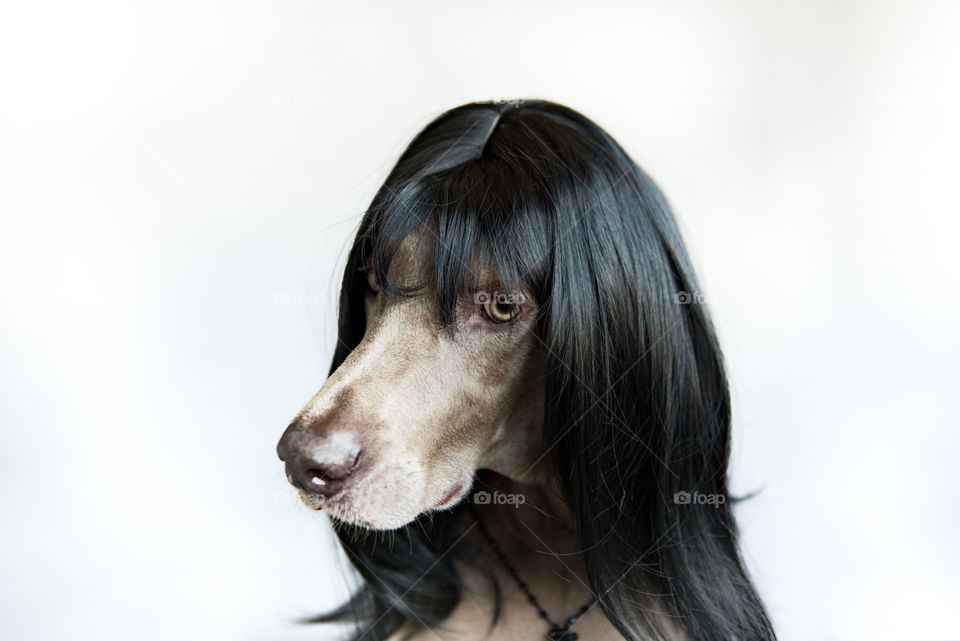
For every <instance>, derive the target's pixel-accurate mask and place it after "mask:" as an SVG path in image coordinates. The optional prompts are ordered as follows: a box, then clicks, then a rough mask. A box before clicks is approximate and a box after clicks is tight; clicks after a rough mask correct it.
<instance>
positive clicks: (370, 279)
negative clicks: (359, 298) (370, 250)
mask: <svg viewBox="0 0 960 641" xmlns="http://www.w3.org/2000/svg"><path fill="white" fill-rule="evenodd" d="M367 287H369V288H370V291H372V292H379V291H380V285H378V284H377V275H376V274H374V273H373V270H370V271H368V272H367Z"/></svg>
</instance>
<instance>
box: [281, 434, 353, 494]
mask: <svg viewBox="0 0 960 641" xmlns="http://www.w3.org/2000/svg"><path fill="white" fill-rule="evenodd" d="M361 453H362V452H361V450H360V447H359V445H357V442H356V439H355V438H354V437H353V436H352V435H351V434H349V433H343V432H337V433H334V434H330V435H318V434H314V433H311V432H308V431H303V430H298V429H293V428H292V427H291V428H287V431H286V432H284V434H283V437H282V438H281V439H280V442H279V443H278V444H277V455H278V456H279V457H280V460H281V461H283V462H284V463H286V470H287V479H288V480H289V481H290V483H292V484H293V485H295V486H296V487H299V488H300V489H301V490H303V491H305V492H310V493H311V494H319V495H321V496H325V497H331V496H333V495H335V494H338V493H339V492H340V491H341V490H342V489H343V487H344V485H346V483H347V481H348V480H349V479H350V478H351V477H352V476H353V475H354V474H356V472H357V470H358V469H359V468H360V457H361Z"/></svg>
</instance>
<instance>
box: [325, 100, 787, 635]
mask: <svg viewBox="0 0 960 641" xmlns="http://www.w3.org/2000/svg"><path fill="white" fill-rule="evenodd" d="M415 231H416V232H417V233H418V237H419V238H421V239H427V241H428V242H426V243H421V246H420V251H422V252H424V256H425V258H426V260H430V261H432V263H433V265H434V266H435V269H433V276H432V280H433V282H432V285H433V287H432V288H431V290H432V291H433V292H435V298H436V313H437V317H438V318H439V319H440V320H441V322H443V323H450V322H451V319H452V318H453V315H454V310H455V305H456V301H457V299H458V296H461V295H463V293H464V292H465V291H469V289H470V283H468V282H467V278H468V273H469V270H468V269H467V264H468V262H469V261H471V260H475V259H476V257H477V256H481V257H485V258H486V259H488V260H491V261H492V264H493V265H494V267H495V271H496V273H497V275H498V277H499V280H500V281H501V282H503V283H505V284H507V285H508V287H507V288H508V289H510V288H511V286H512V287H513V288H516V289H518V290H519V291H524V292H529V294H530V295H531V296H533V297H534V299H535V300H536V301H537V302H538V304H539V309H540V316H539V318H538V321H537V327H536V332H537V336H538V339H539V340H540V341H541V342H542V343H543V345H544V346H545V353H546V359H547V363H546V372H547V374H546V381H545V384H546V407H545V425H544V443H543V447H544V452H546V457H545V459H544V460H545V461H546V462H547V464H548V466H549V469H550V470H551V471H552V474H553V476H554V478H555V480H556V482H557V483H558V485H559V487H560V488H561V490H562V492H563V495H564V496H565V498H566V501H567V503H568V504H569V507H570V510H571V512H572V514H573V516H574V521H575V528H576V534H577V537H578V541H579V546H580V549H581V550H582V559H583V564H584V567H585V568H586V575H587V580H588V583H589V585H590V587H591V589H592V591H593V592H594V594H596V595H598V597H599V604H600V607H601V608H602V610H603V613H604V614H605V615H606V617H607V618H608V619H609V620H610V621H611V622H612V623H613V624H614V625H615V626H616V628H617V629H618V630H619V631H620V632H621V633H622V634H623V635H624V636H625V637H626V638H627V639H629V640H631V641H634V640H638V639H641V638H647V637H651V636H652V637H661V636H665V635H666V631H665V630H663V629H662V628H661V627H659V625H658V623H657V617H656V616H654V615H653V614H652V610H653V609H655V608H659V609H660V611H661V613H662V614H666V615H667V616H668V617H671V618H672V620H673V621H674V622H675V625H676V626H678V627H680V628H682V629H683V630H684V632H685V633H686V634H687V635H688V636H689V637H690V638H691V639H698V640H699V639H705V640H710V641H714V640H721V639H741V640H754V639H773V638H774V633H773V630H772V627H771V624H770V622H769V619H768V617H767V615H766V612H765V611H764V607H763V604H762V602H761V600H760V598H759V596H758V594H757V592H756V590H755V589H754V587H753V585H752V583H751V581H750V579H749V577H748V575H747V572H746V570H745V568H744V564H743V562H742V560H741V557H740V554H739V549H738V544H737V528H736V524H735V521H734V517H733V514H732V509H731V501H729V500H726V499H727V478H726V477H727V462H728V458H729V454H730V399H729V391H728V387H727V380H726V377H725V375H724V369H723V363H722V360H721V353H720V348H719V346H718V344H717V339H716V336H715V334H714V330H713V327H712V324H711V321H710V318H709V315H708V313H707V309H706V307H705V306H704V305H703V304H702V299H701V298H700V297H698V296H697V295H696V294H697V292H698V291H699V289H698V286H697V282H696V279H695V276H694V272H693V269H692V267H691V264H690V261H689V259H688V257H687V254H686V250H685V249H684V244H683V241H682V239H681V237H680V234H679V232H678V230H677V226H676V223H675V221H674V218H673V215H672V213H671V211H670V209H669V207H668V205H667V203H666V201H665V199H664V197H663V195H662V194H661V192H660V190H659V189H658V188H657V186H656V185H655V184H654V182H653V181H652V180H651V179H650V178H649V177H648V176H647V175H646V173H644V172H643V171H642V170H641V169H640V168H639V167H638V166H637V165H636V163H634V162H633V161H632V160H631V159H630V157H629V156H628V155H627V153H626V152H625V151H624V150H623V149H622V148H621V147H620V145H618V144H617V142H616V141H614V140H613V139H612V138H611V137H610V136H609V135H608V134H607V133H606V132H605V131H603V129H601V128H600V127H599V126H597V125H596V124H595V123H593V122H592V121H590V120H589V119H587V118H586V117H585V116H583V115H581V114H580V113H578V112H576V111H574V110H572V109H570V108H568V107H564V106H562V105H559V104H556V103H552V102H547V101H543V100H522V101H511V102H484V103H471V104H467V105H463V106H460V107H457V108H455V109H452V110H450V111H447V112H446V113H444V114H442V115H440V116H439V117H438V118H436V119H435V120H434V121H433V122H432V123H430V124H429V125H428V126H427V127H426V128H425V129H424V130H423V131H421V132H420V133H419V134H418V135H417V136H416V137H415V138H414V140H413V141H412V142H411V143H410V145H409V146H408V147H407V149H406V150H405V151H404V153H403V154H402V156H401V157H400V159H399V161H398V162H397V164H396V166H395V167H394V168H393V170H392V171H391V173H390V174H389V176H388V177H387V179H386V181H385V183H384V184H383V186H382V187H381V188H380V190H379V191H378V192H377V194H376V196H375V197H374V199H373V202H372V203H371V205H370V207H369V209H368V210H367V212H366V214H365V216H364V217H363V220H362V222H361V224H360V230H359V232H358V234H357V238H356V242H355V244H354V246H353V248H352V250H351V252H350V255H349V258H348V264H347V266H346V270H345V273H344V278H343V286H342V291H341V300H340V319H339V340H338V345H337V349H336V352H335V354H334V358H333V364H332V367H331V373H332V372H333V371H334V370H335V369H336V368H337V367H339V366H340V364H341V363H342V362H343V361H344V360H345V359H346V357H347V355H348V354H349V353H350V352H351V350H353V349H354V348H355V347H356V346H357V345H358V344H359V343H360V341H361V339H362V338H363V334H364V326H365V319H364V307H363V291H364V286H365V284H364V275H363V273H362V268H364V267H369V268H372V269H373V271H374V272H375V274H376V277H377V280H378V282H380V283H383V284H384V286H385V287H387V288H388V289H389V288H391V287H393V288H396V287H397V286H395V285H393V284H391V283H390V282H389V281H388V279H387V268H388V266H389V264H390V261H391V260H392V258H393V255H394V253H395V252H396V251H397V249H398V246H399V243H400V242H401V241H402V240H403V239H404V238H406V237H407V236H408V235H409V234H410V233H412V232H415ZM425 232H429V233H425ZM401 293H403V292H401ZM691 497H693V498H691ZM703 497H707V499H706V500H707V501H709V504H703V503H701V502H700V501H699V499H702V498H703ZM711 497H712V498H711ZM718 497H720V498H718ZM462 509H464V506H463V505H462V504H461V505H460V506H457V507H454V508H452V509H450V510H447V511H445V512H440V513H436V514H433V515H431V517H430V519H429V523H428V522H427V521H426V520H424V519H418V520H417V521H415V522H413V523H411V524H408V525H407V526H405V527H403V528H400V530H398V531H397V532H395V533H394V535H393V537H392V539H393V540H394V541H395V544H394V545H392V546H391V545H387V544H385V543H384V542H382V541H378V540H377V537H365V536H358V533H357V531H355V530H352V529H351V528H347V527H340V528H338V535H339V536H340V540H341V543H342V546H343V548H344V549H345V551H346V552H347V554H348V556H349V558H350V560H351V562H352V564H353V565H354V567H355V568H356V570H357V572H358V573H359V575H360V578H361V581H362V583H361V586H360V588H359V590H358V591H357V592H356V593H355V594H354V596H353V597H352V599H351V600H350V601H349V602H348V603H346V604H344V605H343V606H342V607H340V608H338V609H337V610H336V611H335V612H332V613H329V614H327V615H323V616H320V617H317V618H316V619H315V620H317V621H348V620H349V621H354V622H356V623H357V624H359V627H358V631H357V638H361V637H362V638H363V639H365V640H367V639H368V640H369V641H384V640H385V639H386V638H387V637H388V636H389V635H390V634H392V633H394V632H396V631H397V630H399V629H400V628H401V627H404V628H407V627H409V628H411V629H413V628H417V627H420V626H424V625H426V626H434V625H437V624H439V623H440V622H442V621H443V619H444V618H445V617H446V616H447V615H449V614H450V612H451V611H452V610H453V608H454V606H456V604H457V602H458V601H459V598H460V582H459V578H458V575H457V572H456V570H455V567H454V561H455V560H457V559H463V558H464V556H465V554H466V552H465V549H466V548H465V546H466V545H467V544H466V543H465V542H464V541H463V540H462V539H461V534H462V533H461V532H460V531H459V530H458V527H457V516H458V514H459V512H460V511H461V510H462ZM664 608H666V612H663V609H664Z"/></svg>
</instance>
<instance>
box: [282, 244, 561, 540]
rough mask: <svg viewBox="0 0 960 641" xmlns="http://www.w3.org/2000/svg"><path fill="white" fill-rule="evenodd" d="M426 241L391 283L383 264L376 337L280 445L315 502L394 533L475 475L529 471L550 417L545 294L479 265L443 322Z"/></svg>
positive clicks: (375, 298) (458, 492)
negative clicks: (541, 317)
mask: <svg viewBox="0 0 960 641" xmlns="http://www.w3.org/2000/svg"><path fill="white" fill-rule="evenodd" d="M417 248H418V244H417V243H416V242H414V241H412V240H410V241H405V242H404V243H403V244H402V246H401V248H400V251H398V253H397V254H396V256H395V257H394V259H393V260H392V261H391V264H390V266H389V272H388V274H387V276H388V279H389V281H391V282H393V283H397V284H399V285H400V286H401V287H407V288H410V289H416V292H415V293H412V294H405V295H396V294H395V293H390V292H388V291H387V288H386V287H381V286H380V285H379V284H378V282H377V279H376V276H375V275H374V273H373V271H372V270H370V268H369V266H361V267H360V269H361V270H362V272H363V273H361V274H360V276H359V277H360V278H364V279H365V280H366V282H367V284H366V291H365V293H364V294H363V296H364V303H363V307H364V310H365V328H364V333H363V339H362V340H361V341H360V343H359V345H357V346H356V348H354V349H353V350H352V351H351V352H350V354H349V355H348V356H347V358H346V359H345V360H344V361H343V362H342V364H340V366H339V367H338V368H337V369H336V370H335V371H334V372H333V374H332V375H331V376H330V377H329V379H328V380H327V381H326V383H325V384H324V385H323V387H322V388H321V389H320V391H319V392H317V394H316V395H315V396H314V397H313V398H312V399H311V400H310V402H309V403H307V405H306V406H305V407H304V408H303V409H302V410H301V411H300V413H299V414H298V415H297V417H296V418H295V420H294V421H293V422H292V423H291V424H290V426H289V427H288V428H287V429H286V431H285V432H284V434H283V437H282V438H281V439H280V443H279V445H278V447H277V451H278V454H279V456H280V458H281V460H283V461H284V462H285V464H286V473H287V478H288V479H289V481H290V482H291V483H292V484H293V485H294V486H295V487H296V488H297V489H298V490H299V493H300V496H301V498H302V499H303V501H304V502H305V503H306V504H307V505H309V506H311V507H313V508H315V509H324V510H326V511H327V512H328V513H329V514H330V515H331V516H332V517H334V518H335V519H336V520H338V521H340V522H344V523H350V524H353V525H357V526H360V527H364V528H369V529H378V530H381V529H393V528H397V527H400V526H403V525H405V524H407V523H409V522H410V521H412V520H413V519H415V518H416V517H417V516H418V515H420V514H421V513H424V512H429V511H431V510H437V509H443V508H446V507H450V506H452V505H454V504H456V503H457V502H458V501H459V500H460V499H461V498H463V496H464V495H465V494H466V493H467V492H468V491H469V490H470V486H471V484H472V479H473V476H474V473H475V472H476V471H477V470H479V469H482V468H485V469H492V470H494V471H496V472H499V473H501V474H504V475H507V476H510V477H513V478H523V477H527V478H529V477H530V476H532V474H533V473H534V472H533V470H534V468H535V466H536V463H537V460H536V458H537V457H536V456H535V454H534V453H535V452H536V451H537V446H538V445H539V443H540V438H541V432H540V429H541V426H542V420H543V395H544V389H543V385H542V368H543V358H542V353H541V346H540V343H539V342H538V340H537V338H536V334H535V331H534V329H535V327H534V326H535V322H536V316H537V305H536V302H535V301H534V300H533V299H532V298H531V296H530V295H529V293H526V292H522V291H517V290H510V291H506V290H504V289H503V288H502V286H501V284H500V283H499V282H498V281H497V279H496V278H495V277H493V276H491V275H490V274H489V272H486V271H485V270H478V271H477V273H476V274H475V275H474V277H473V279H472V282H474V283H475V284H476V286H475V287H472V288H471V289H470V291H469V292H466V293H465V294H464V295H462V296H460V297H459V299H458V300H457V301H456V304H455V308H454V315H453V318H452V319H451V321H450V322H441V321H440V319H439V318H438V315H437V312H436V305H435V304H434V297H433V296H432V291H431V289H430V286H429V285H427V286H423V285H422V283H424V282H426V281H428V274H429V268H427V267H426V263H425V261H424V260H423V256H422V254H421V253H420V252H419V251H418V249H417Z"/></svg>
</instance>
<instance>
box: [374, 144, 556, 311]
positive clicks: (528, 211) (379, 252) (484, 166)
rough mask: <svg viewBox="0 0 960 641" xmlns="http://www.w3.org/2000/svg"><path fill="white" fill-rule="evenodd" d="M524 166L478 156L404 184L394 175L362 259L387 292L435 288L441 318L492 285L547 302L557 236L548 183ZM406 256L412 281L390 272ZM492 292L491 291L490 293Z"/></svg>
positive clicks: (377, 207) (384, 192)
mask: <svg viewBox="0 0 960 641" xmlns="http://www.w3.org/2000/svg"><path fill="white" fill-rule="evenodd" d="M523 173H524V172H523V170H522V168H520V167H516V166H511V165H509V164H508V163H505V162H503V161H502V160H498V159H491V158H480V159H475V160H471V161H469V162H467V163H464V164H462V165H459V166H456V167H454V168H452V169H448V170H446V171H444V172H442V173H438V174H433V175H428V176H424V177H421V178H419V179H416V180H412V181H409V182H407V183H406V184H402V185H397V184H391V182H390V181H388V182H387V183H386V184H385V185H384V187H383V188H382V189H381V190H380V193H378V194H377V197H376V198H375V199H374V202H373V204H372V205H371V208H370V210H369V211H368V212H367V217H366V222H367V223H368V224H367V226H366V228H365V229H362V230H361V234H360V235H359V237H358V243H359V258H360V261H361V262H360V264H359V265H358V268H360V269H369V270H371V271H372V272H373V273H374V275H375V277H376V279H377V282H378V283H380V284H381V287H382V289H383V290H384V291H386V292H387V293H388V294H389V295H394V296H413V295H421V294H424V293H429V292H431V291H432V292H433V294H434V297H435V303H436V313H437V316H438V318H439V319H440V321H441V322H442V323H443V324H445V325H449V324H451V323H452V321H453V319H454V317H455V312H456V306H457V302H458V300H460V299H462V298H467V299H468V300H473V297H474V296H475V295H476V294H477V293H479V292H483V291H487V289H488V288H489V289H491V290H499V291H504V292H522V293H523V294H524V295H526V296H530V297H533V298H534V300H543V298H544V296H545V287H546V282H545V281H546V279H547V277H548V274H549V272H550V269H549V261H550V259H551V251H550V243H549V239H550V238H551V237H552V236H553V228H552V227H553V226H552V222H551V221H552V219H553V217H552V216H551V215H550V212H549V211H548V203H547V202H546V200H545V199H543V198H541V197H540V196H539V195H540V194H541V193H543V190H542V185H540V183H539V181H538V180H535V178H534V177H532V176H529V175H523ZM401 256H402V261H403V262H404V264H405V269H404V271H408V272H409V273H412V274H415V276H414V278H413V280H412V281H410V282H407V281H404V282H397V281H396V280H393V279H391V278H390V277H389V276H388V274H389V272H390V267H391V265H393V263H394V261H395V260H397V259H399V258H400V257H401ZM490 293H492V291H491V292H490Z"/></svg>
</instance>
